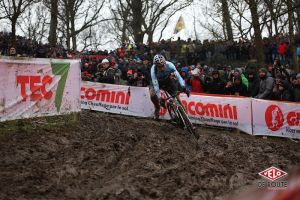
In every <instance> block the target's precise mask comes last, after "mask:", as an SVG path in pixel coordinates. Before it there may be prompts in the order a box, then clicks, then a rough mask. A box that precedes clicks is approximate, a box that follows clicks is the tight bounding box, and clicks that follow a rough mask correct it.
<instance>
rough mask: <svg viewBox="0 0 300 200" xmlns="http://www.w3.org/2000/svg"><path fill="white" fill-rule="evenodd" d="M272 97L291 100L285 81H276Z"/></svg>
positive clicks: (278, 99)
mask: <svg viewBox="0 0 300 200" xmlns="http://www.w3.org/2000/svg"><path fill="white" fill-rule="evenodd" d="M273 92H274V93H273V98H274V100H277V101H292V94H291V92H290V90H289V87H288V83H287V82H286V81H283V80H281V81H278V83H277V84H276V86H275V88H274V90H273Z"/></svg>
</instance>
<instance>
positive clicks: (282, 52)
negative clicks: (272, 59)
mask: <svg viewBox="0 0 300 200" xmlns="http://www.w3.org/2000/svg"><path fill="white" fill-rule="evenodd" d="M287 50H288V46H287V44H286V43H285V42H283V41H282V42H281V43H280V44H279V46H278V55H279V60H280V62H281V63H285V62H286V54H287Z"/></svg>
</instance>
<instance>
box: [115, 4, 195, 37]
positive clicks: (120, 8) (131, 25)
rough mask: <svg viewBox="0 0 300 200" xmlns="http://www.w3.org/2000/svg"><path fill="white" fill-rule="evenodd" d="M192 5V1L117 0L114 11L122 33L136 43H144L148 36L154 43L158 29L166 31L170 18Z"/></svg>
mask: <svg viewBox="0 0 300 200" xmlns="http://www.w3.org/2000/svg"><path fill="white" fill-rule="evenodd" d="M191 3H192V0H167V1H166V0H159V1H157V0H145V1H142V0H117V4H115V5H113V6H112V11H113V16H114V18H115V19H116V21H118V22H117V23H116V25H120V24H121V26H119V27H120V28H121V29H122V30H120V32H121V33H123V34H124V33H128V34H129V35H131V36H132V37H133V40H134V41H135V42H136V43H142V42H143V40H144V36H145V34H147V35H148V42H152V41H153V35H154V33H155V31H156V30H158V27H159V28H162V29H163V30H164V28H165V27H166V25H167V24H168V22H169V20H170V18H171V17H172V16H174V14H175V13H177V12H178V11H179V10H182V9H184V8H186V7H187V6H189V5H190V4H191ZM124 25H125V26H124ZM125 29H127V30H125ZM122 38H123V40H124V38H125V36H124V37H122ZM127 38H128V37H127Z"/></svg>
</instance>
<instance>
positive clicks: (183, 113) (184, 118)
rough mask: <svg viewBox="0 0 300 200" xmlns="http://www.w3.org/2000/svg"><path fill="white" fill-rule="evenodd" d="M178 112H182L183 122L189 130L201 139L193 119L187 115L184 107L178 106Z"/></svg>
mask: <svg viewBox="0 0 300 200" xmlns="http://www.w3.org/2000/svg"><path fill="white" fill-rule="evenodd" d="M178 112H179V113H180V115H181V117H182V120H183V123H184V125H185V126H186V128H187V130H188V131H189V132H190V133H191V134H192V135H193V136H194V137H195V138H196V139H199V134H198V133H197V131H196V129H195V128H194V126H193V124H192V122H191V120H190V119H189V117H188V116H187V114H186V112H185V110H184V108H183V107H182V106H178Z"/></svg>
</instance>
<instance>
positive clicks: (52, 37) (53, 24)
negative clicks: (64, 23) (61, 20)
mask: <svg viewBox="0 0 300 200" xmlns="http://www.w3.org/2000/svg"><path fill="white" fill-rule="evenodd" d="M50 12H51V20H50V31H49V37H48V41H49V44H50V45H51V46H55V45H56V44H57V34H56V30H57V24H58V20H57V15H58V14H57V13H58V0H51V10H50Z"/></svg>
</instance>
